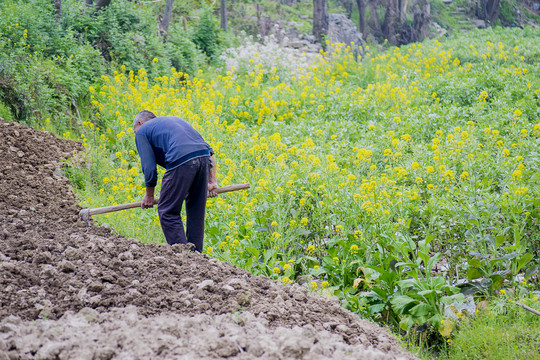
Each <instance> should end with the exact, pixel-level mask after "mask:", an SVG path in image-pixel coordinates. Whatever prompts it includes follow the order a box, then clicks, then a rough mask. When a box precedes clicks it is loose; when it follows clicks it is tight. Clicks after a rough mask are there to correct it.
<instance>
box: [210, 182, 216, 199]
mask: <svg viewBox="0 0 540 360" xmlns="http://www.w3.org/2000/svg"><path fill="white" fill-rule="evenodd" d="M217 189H218V185H217V182H209V183H208V197H216V196H217V192H216V190H217Z"/></svg>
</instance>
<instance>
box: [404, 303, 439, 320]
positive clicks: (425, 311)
mask: <svg viewBox="0 0 540 360" xmlns="http://www.w3.org/2000/svg"><path fill="white" fill-rule="evenodd" d="M434 310H435V309H434V307H433V305H429V304H418V305H416V306H414V307H412V308H411V309H410V310H409V314H411V315H413V316H416V317H425V316H428V315H430V314H431V313H432V312H433V311H434Z"/></svg>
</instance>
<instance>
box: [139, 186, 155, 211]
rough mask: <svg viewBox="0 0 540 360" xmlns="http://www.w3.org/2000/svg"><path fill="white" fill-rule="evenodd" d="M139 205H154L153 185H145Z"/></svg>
mask: <svg viewBox="0 0 540 360" xmlns="http://www.w3.org/2000/svg"><path fill="white" fill-rule="evenodd" d="M141 207H142V208H143V209H150V208H153V207H154V188H153V187H147V188H146V195H144V197H143V199H142V202H141Z"/></svg>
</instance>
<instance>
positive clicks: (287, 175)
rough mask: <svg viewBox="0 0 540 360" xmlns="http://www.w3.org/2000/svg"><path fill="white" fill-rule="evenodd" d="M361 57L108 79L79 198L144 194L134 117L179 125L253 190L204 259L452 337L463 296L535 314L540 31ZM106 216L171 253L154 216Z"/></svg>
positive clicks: (95, 94)
mask: <svg viewBox="0 0 540 360" xmlns="http://www.w3.org/2000/svg"><path fill="white" fill-rule="evenodd" d="M261 48H262V49H263V50H261ZM353 48H354V50H352V49H351V47H350V46H349V47H346V46H340V45H333V46H329V48H328V51H327V52H326V53H324V54H321V55H320V56H318V57H313V58H312V59H310V60H309V61H308V60H306V58H305V56H304V57H301V59H300V58H299V60H298V62H297V63H295V60H294V59H293V58H291V57H287V58H280V52H279V51H269V52H267V53H263V52H264V47H261V46H260V45H255V44H254V45H253V46H252V49H253V51H251V52H250V45H249V44H248V45H246V46H245V47H244V48H243V50H242V54H244V55H243V56H242V57H239V58H236V59H235V61H234V66H229V65H225V66H224V67H223V68H221V69H207V70H204V71H202V70H200V71H199V72H198V73H196V74H192V75H188V74H183V73H180V72H177V71H176V70H175V69H171V71H170V73H168V74H163V76H161V77H158V78H155V79H151V78H148V76H147V71H145V70H144V69H140V70H139V71H138V72H126V71H125V69H124V68H122V69H119V71H118V72H117V73H116V74H115V76H112V77H106V76H103V77H102V79H101V81H100V82H99V83H98V84H96V85H94V86H93V87H91V88H90V91H91V93H92V104H93V105H94V109H95V115H94V116H93V117H92V118H93V120H92V121H87V122H85V123H84V134H83V135H81V136H82V141H83V142H84V144H85V145H86V147H87V149H88V155H87V157H88V158H87V159H86V161H84V162H81V164H80V169H79V170H78V171H79V172H80V173H79V175H78V177H77V176H76V174H75V179H78V183H77V186H78V190H77V191H78V192H79V193H80V194H82V198H83V199H87V200H86V203H85V205H87V206H92V207H97V206H105V205H113V204H119V203H123V202H131V201H137V200H139V199H141V198H142V195H143V192H144V188H143V181H142V174H141V170H140V165H139V159H138V155H137V152H136V148H135V144H134V137H133V131H132V120H133V117H134V115H135V114H136V113H137V112H138V111H140V110H142V109H148V110H152V111H154V112H155V113H156V114H158V115H176V116H180V117H182V118H184V119H185V120H187V121H188V122H190V123H191V124H192V125H193V126H194V127H195V128H196V129H197V130H198V131H199V132H200V133H201V134H202V135H203V137H204V138H205V139H206V140H207V141H208V142H209V143H210V145H211V146H212V147H213V149H214V150H215V152H216V155H217V166H218V182H219V185H220V186H225V185H230V184H234V183H244V182H249V183H251V184H252V189H251V190H250V191H245V192H241V193H230V194H227V195H223V196H220V197H218V198H215V199H209V201H208V209H207V221H206V226H207V227H206V238H205V253H207V254H209V255H210V256H213V257H216V258H218V259H222V260H225V261H229V262H231V263H233V264H235V265H237V266H240V267H243V268H245V269H248V270H249V271H251V272H253V273H255V274H264V275H267V276H269V277H272V278H274V279H277V280H279V281H282V282H284V283H289V282H294V281H298V282H301V283H307V285H308V286H309V287H310V288H312V289H313V290H317V291H321V292H322V293H324V294H328V295H337V296H338V297H340V298H341V299H342V300H343V303H344V304H345V306H347V307H348V308H349V309H351V310H353V311H356V312H358V313H360V314H362V315H364V316H367V317H371V318H373V319H378V320H382V321H385V322H388V323H390V324H393V325H395V326H396V327H399V328H401V329H402V330H409V329H411V328H412V327H413V326H416V325H422V324H425V323H429V324H431V325H432V326H433V328H434V329H438V330H440V333H441V334H443V335H444V336H449V331H448V328H447V327H445V321H446V322H448V321H450V320H451V317H449V316H448V314H445V310H444V309H445V306H444V305H445V304H450V303H454V304H459V303H460V302H463V301H464V300H465V297H466V296H471V295H473V296H474V299H476V300H480V299H486V298H490V297H492V296H496V295H498V294H499V293H500V292H501V291H503V292H506V293H508V292H511V293H513V294H516V296H519V297H520V299H521V300H520V301H523V302H524V303H527V304H529V305H531V306H534V305H535V304H536V305H538V293H535V292H534V289H535V288H536V289H538V287H539V280H538V277H537V272H536V269H537V266H538V257H539V254H540V235H539V234H540V231H539V230H540V229H539V218H540V186H539V184H540V171H539V166H540V154H539V151H540V121H539V118H540V65H539V64H540V61H539V59H540V31H538V30H533V29H525V30H520V29H517V30H515V29H513V30H485V31H475V32H472V33H469V34H467V35H461V36H460V37H457V38H452V39H448V40H446V41H444V42H443V43H441V42H439V41H437V40H431V41H427V42H425V43H422V44H412V45H409V46H404V47H401V48H389V49H386V50H385V51H372V50H371V49H370V48H369V47H366V48H363V49H362V48H360V49H356V48H357V47H355V46H353ZM261 51H263V52H261ZM272 56H273V57H274V60H275V61H268V58H269V57H272ZM225 60H227V59H225ZM285 60H286V61H285ZM155 62H157V59H155ZM224 63H226V64H229V63H228V62H227V61H224ZM66 135H67V134H66ZM76 181H77V180H76ZM98 220H99V221H101V222H107V223H109V224H111V226H113V227H115V228H116V229H118V230H119V231H121V232H122V233H124V234H125V235H126V236H129V237H136V238H138V239H140V240H142V241H158V242H159V241H163V239H162V234H161V231H160V228H159V222H158V218H157V213H156V211H155V210H154V211H143V210H135V211H132V212H122V213H115V214H109V215H103V216H102V217H101V218H99V217H98Z"/></svg>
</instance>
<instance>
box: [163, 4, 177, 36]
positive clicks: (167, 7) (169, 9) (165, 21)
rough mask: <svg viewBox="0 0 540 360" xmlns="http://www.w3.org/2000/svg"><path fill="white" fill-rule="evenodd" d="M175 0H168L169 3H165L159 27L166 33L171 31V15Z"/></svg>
mask: <svg viewBox="0 0 540 360" xmlns="http://www.w3.org/2000/svg"><path fill="white" fill-rule="evenodd" d="M173 2H174V0H167V3H166V4H165V12H164V13H163V18H162V19H161V23H160V24H159V29H160V30H161V32H162V34H164V35H165V34H167V33H168V32H169V25H170V23H171V16H172V10H173Z"/></svg>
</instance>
